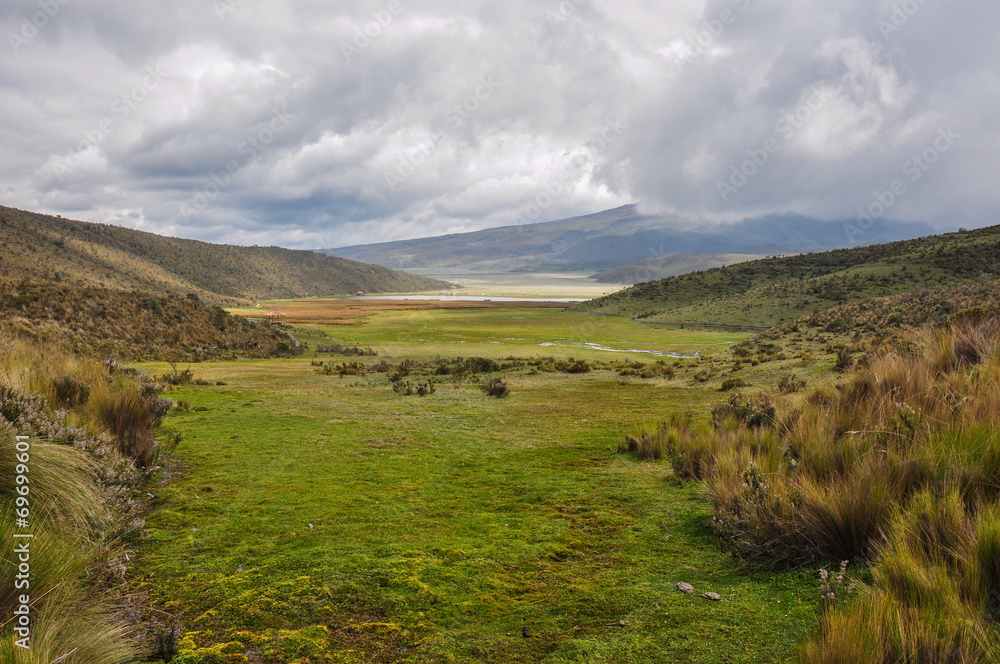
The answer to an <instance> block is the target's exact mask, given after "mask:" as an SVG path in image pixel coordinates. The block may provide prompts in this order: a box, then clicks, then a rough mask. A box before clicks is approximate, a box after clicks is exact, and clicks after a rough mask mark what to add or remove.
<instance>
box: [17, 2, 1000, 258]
mask: <svg viewBox="0 0 1000 664" xmlns="http://www.w3.org/2000/svg"><path fill="white" fill-rule="evenodd" d="M53 7H57V8H58V9H57V10H55V11H54V10H53ZM46 8H48V12H46ZM39 12H41V14H39ZM997 19H1000V6H996V7H995V6H993V5H989V4H982V3H980V4H979V5H975V6H973V5H971V4H970V5H968V6H966V5H961V6H958V7H956V6H953V5H946V4H943V3H940V2H936V1H935V0H925V1H923V2H921V1H920V0H884V1H879V2H874V3H855V2H846V1H844V0H840V1H834V0H810V1H809V2H793V1H792V0H692V1H691V2H686V3H673V4H669V3H668V4H667V5H664V4H663V3H657V2H653V1H652V0H630V1H628V2H611V1H610V0H543V2H528V1H527V0H511V1H508V2H498V1H496V0H490V1H486V0H476V1H472V2H467V3H462V4H461V5H456V4H455V3H450V2H449V3H446V2H443V1H441V0H427V1H426V2H421V3H413V2H409V1H408V0H364V1H357V0H348V1H345V2H340V3H336V5H335V6H334V5H330V4H329V3H323V2H320V1H319V0H211V1H207V0H177V1H176V2H171V3H158V4H153V5H150V6H148V7H147V6H144V7H143V9H142V10H141V11H138V10H136V8H135V6H134V3H126V2H125V1H124V0H90V1H88V2H83V1H82V0H52V1H51V2H44V1H43V2H39V1H38V0H11V1H9V2H6V3H4V5H3V7H0V25H2V26H3V27H5V28H6V33H7V38H6V39H5V40H4V43H3V44H0V92H2V96H0V113H2V117H3V118H4V122H3V123H0V192H3V196H4V200H3V202H4V203H5V204H7V205H15V206H19V207H24V208H28V209H33V210H38V211H47V212H52V213H58V214H63V215H64V216H74V217H78V218H83V219H91V220H95V221H106V222H112V223H120V224H123V225H130V226H133V227H137V228H142V229H144V230H151V231H154V232H162V233H168V234H175V235H183V236H187V237H196V238H200V239H206V240H212V241H226V242H236V243H246V244H252V243H258V244H282V245H285V246H296V247H320V246H341V245H346V244H354V243H362V242H374V241H382V240H390V239H400V238H404V237H414V236H420V235H430V234H438V233H444V232H453V231H458V230H473V229H478V228H484V227H489V226H497V225H505V224H510V223H518V222H523V221H531V220H544V219H554V218H559V217H562V216H569V215H574V214H586V213H591V212H595V211H599V210H601V209H605V208H610V207H615V206H618V205H621V204H624V203H629V202H635V201H641V202H642V203H643V204H644V205H645V206H646V208H647V209H650V210H660V211H665V212H672V213H678V214H681V215H684V216H685V217H688V218H698V219H702V220H704V221H705V222H706V223H708V222H711V221H712V220H725V219H733V218H741V217H745V216H754V215H759V214H768V213H775V212H787V213H798V214H806V215H813V216H817V217H820V218H825V219H833V218H844V217H852V218H853V217H854V216H855V214H856V210H857V208H858V207H860V206H866V205H868V204H869V203H870V202H871V200H872V196H873V194H874V193H876V192H878V191H880V190H882V189H884V188H885V187H886V186H888V185H890V184H891V183H892V182H893V181H894V180H896V179H899V178H903V177H906V176H905V175H904V174H903V171H904V169H905V168H906V164H907V163H909V161H910V160H911V159H912V158H913V157H914V156H919V155H921V154H923V153H924V152H925V151H926V150H928V149H929V148H930V147H933V144H934V141H935V138H936V136H937V135H938V131H939V130H941V129H949V128H950V129H951V130H952V131H953V132H954V133H955V134H957V135H958V136H960V138H959V139H958V140H957V141H956V143H955V145H954V146H953V147H952V148H951V149H950V150H949V151H948V152H947V153H944V154H941V155H940V158H939V159H937V160H936V161H935V162H934V163H933V164H931V165H929V168H928V169H927V170H926V171H922V172H921V177H920V178H919V181H916V182H908V185H909V186H908V187H907V193H906V194H905V196H903V197H901V198H900V200H899V201H898V204H896V205H894V206H893V207H892V209H891V211H889V213H888V214H889V215H890V216H892V217H893V218H897V219H900V220H913V221H926V222H930V223H932V224H936V225H938V226H939V227H941V228H946V227H954V226H957V225H965V226H976V225H983V224H987V223H993V222H994V221H995V212H996V211H997V209H998V207H1000V206H998V203H1000V193H998V192H997V189H996V187H995V186H994V184H993V183H995V182H996V181H997V179H998V176H1000V172H998V170H1000V164H998V159H997V154H998V149H1000V140H998V139H1000V129H998V127H997V124H996V122H995V118H996V117H997V111H998V110H1000V109H998V105H1000V103H998V102H1000V99H998V98H1000V85H998V83H1000V81H998V78H1000V72H998V71H997V70H996V68H995V66H994V63H995V62H996V61H997V60H998V56H1000V45H997V43H996V40H995V39H993V35H992V33H991V27H990V26H995V25H996V24H997ZM276 117H280V118H283V119H284V120H283V121H282V122H278V123H275V118H276ZM279 125H280V129H277V127H278V126H279ZM609 126H617V127H619V128H620V130H618V131H609V129H608V128H609ZM768 148H773V150H769V149H768ZM761 155H764V157H766V160H764V157H762V156H761ZM755 159H756V161H755ZM748 160H749V161H748ZM762 160H763V163H758V162H761V161H762ZM744 171H746V172H749V171H753V173H752V175H746V173H745V172H744ZM740 175H742V178H741V177H740ZM734 179H735V182H737V183H739V182H741V181H742V183H741V184H740V185H739V186H738V187H737V186H736V185H735V184H734ZM744 180H745V181H744ZM720 185H721V186H720ZM727 187H728V188H731V189H732V190H733V191H729V192H725V190H726V188H727ZM720 190H723V192H725V193H726V195H723V193H720Z"/></svg>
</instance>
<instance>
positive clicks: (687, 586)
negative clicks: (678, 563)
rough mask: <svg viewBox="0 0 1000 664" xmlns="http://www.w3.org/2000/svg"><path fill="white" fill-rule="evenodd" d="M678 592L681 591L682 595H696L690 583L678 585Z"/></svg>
mask: <svg viewBox="0 0 1000 664" xmlns="http://www.w3.org/2000/svg"><path fill="white" fill-rule="evenodd" d="M677 590H679V591H681V592H682V593H687V594H688V595H693V594H694V586H692V585H691V584H690V583H684V582H683V581H681V582H680V583H678V584H677Z"/></svg>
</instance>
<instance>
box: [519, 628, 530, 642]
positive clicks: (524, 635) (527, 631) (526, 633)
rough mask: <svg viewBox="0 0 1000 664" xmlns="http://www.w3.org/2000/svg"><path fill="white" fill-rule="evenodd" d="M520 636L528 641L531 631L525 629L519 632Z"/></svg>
mask: <svg viewBox="0 0 1000 664" xmlns="http://www.w3.org/2000/svg"><path fill="white" fill-rule="evenodd" d="M521 636H523V637H524V638H526V639H530V638H531V630H530V629H528V628H527V627H525V628H524V629H522V630H521Z"/></svg>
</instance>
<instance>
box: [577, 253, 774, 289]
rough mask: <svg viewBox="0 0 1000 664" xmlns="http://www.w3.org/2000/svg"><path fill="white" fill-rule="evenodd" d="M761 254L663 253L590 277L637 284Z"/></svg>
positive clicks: (607, 281) (752, 257) (723, 264)
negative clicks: (662, 254)
mask: <svg viewBox="0 0 1000 664" xmlns="http://www.w3.org/2000/svg"><path fill="white" fill-rule="evenodd" d="M761 258H764V256H762V255H760V254H666V255H664V256H656V257H654V258H647V259H646V260H643V261H639V262H638V263H630V264H628V265H622V266H621V267H616V268H615V269H613V270H608V271H606V272H601V273H599V274H595V275H593V276H592V277H591V279H593V280H594V281H597V282H598V283H602V284H639V283H643V282H646V281H653V280H654V279H666V278H668V277H676V276H678V275H681V274H688V273H689V272H703V271H705V270H711V269H712V268H716V267H725V266H727V265H732V264H734V263H745V262H747V261H752V260H757V259H761Z"/></svg>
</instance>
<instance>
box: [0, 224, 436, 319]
mask: <svg viewBox="0 0 1000 664" xmlns="http://www.w3.org/2000/svg"><path fill="white" fill-rule="evenodd" d="M24 279H28V280H33V281H68V282H71V283H73V284H76V285H78V286H83V285H87V286H99V287H107V288H119V289H125V290H143V291H150V292H154V293H163V294H174V295H184V294H185V293H188V292H195V293H198V294H199V295H200V296H202V297H204V298H206V299H210V300H217V301H225V300H228V299H232V300H242V301H246V300H252V299H269V298H293V297H304V296H308V295H334V294H343V293H354V292H357V291H374V292H400V291H421V290H433V289H440V288H445V287H447V284H445V283H444V282H441V281H437V280H434V279H427V278H425V277H418V276H415V275H411V274H406V273H403V272H397V271H393V270H389V269H386V268H384V267H380V266H376V265H365V264H362V263H358V262H355V261H350V260H345V259H343V258H336V257H331V256H324V255H322V254H318V253H315V252H312V251H293V250H290V249H282V248H279V247H237V246H230V245H218V244H209V243H206V242H198V241H195V240H183V239H179V238H170V237H162V236H159V235H154V234H152V233H145V232H142V231H136V230H132V229H128V228H120V227H118V226H110V225H104V224H92V223H86V222H80V221H70V220H68V219H62V218H61V217H51V216H47V215H41V214H35V213H32V212H24V211H21V210H15V209H12V208H6V207H0V280H4V281H21V280H24Z"/></svg>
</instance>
